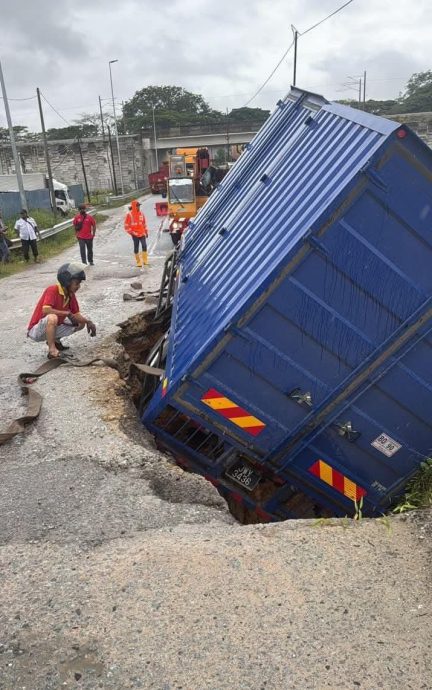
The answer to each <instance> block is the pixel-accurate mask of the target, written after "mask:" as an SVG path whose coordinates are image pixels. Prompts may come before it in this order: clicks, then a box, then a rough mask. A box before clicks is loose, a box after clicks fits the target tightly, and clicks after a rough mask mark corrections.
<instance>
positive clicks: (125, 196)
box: [107, 187, 150, 201]
mask: <svg viewBox="0 0 432 690" xmlns="http://www.w3.org/2000/svg"><path fill="white" fill-rule="evenodd" d="M147 192H150V187H143V188H142V189H133V190H132V192H126V194H118V195H117V196H107V201H108V200H109V201H121V199H128V198H129V197H131V196H132V195H135V196H137V197H138V196H142V195H143V194H146V193H147Z"/></svg>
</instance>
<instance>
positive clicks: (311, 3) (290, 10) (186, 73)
mask: <svg viewBox="0 0 432 690" xmlns="http://www.w3.org/2000/svg"><path fill="white" fill-rule="evenodd" d="M342 3H343V0H217V2H216V1H215V0H163V2H155V0H123V1H121V0H120V1H119V0H56V1H54V0H15V2H11V1H10V0H0V17H1V36H0V59H1V60H2V64H3V71H4V76H5V80H6V85H7V89H8V96H9V98H10V99H12V98H28V97H32V96H34V94H35V89H36V87H37V86H39V87H40V89H41V90H42V92H43V93H44V94H45V96H46V97H47V99H48V100H49V101H50V102H51V103H52V104H53V106H55V107H56V108H57V109H58V110H59V111H60V113H61V114H62V115H63V117H64V118H65V119H66V120H72V119H74V118H75V117H77V116H79V115H80V114H81V113H83V112H96V111H97V108H98V96H99V95H101V96H102V98H108V97H109V96H110V85H109V71H108V61H109V60H113V59H118V60H119V62H118V63H117V64H115V65H113V75H114V87H115V95H116V97H117V98H118V99H119V103H120V102H121V100H127V99H129V98H130V97H131V96H132V95H133V94H134V93H135V91H137V90H139V89H141V88H143V87H145V86H147V85H150V84H152V85H162V84H175V85H178V86H183V87H185V88H187V89H188V90H190V91H194V92H196V93H201V94H202V95H203V96H204V98H205V99H206V100H207V101H208V102H209V103H210V105H211V106H212V107H214V108H217V109H220V110H223V111H224V110H225V109H226V108H229V109H231V108H233V107H240V106H242V105H244V104H245V103H246V102H247V101H248V100H249V99H250V98H251V97H252V96H253V94H254V93H255V92H256V90H257V89H258V88H259V86H260V85H261V84H262V83H263V82H264V80H265V79H266V78H267V76H268V75H269V73H270V72H271V71H272V69H273V68H274V66H275V65H276V64H277V62H278V61H279V59H280V58H281V56H282V55H283V53H284V52H285V50H286V48H287V47H288V45H289V44H290V43H291V40H292V32H291V24H294V25H295V26H296V27H297V28H298V30H299V31H300V32H301V31H305V30H306V29H307V28H308V27H309V26H311V25H313V24H315V23H316V22H318V21H319V20H320V19H322V18H323V17H325V16H326V15H327V14H329V13H330V12H332V11H333V10H334V9H336V8H337V7H338V6H339V5H341V4H342ZM431 29H432V0H414V1H411V2H406V0H354V2H353V3H352V4H351V5H349V6H348V7H347V8H345V9H344V10H342V12H340V13H339V14H338V15H336V16H335V17H333V18H331V19H329V20H328V21H327V22H325V23H324V24H323V25H322V26H319V27H318V28H317V29H315V30H314V31H311V32H310V33H309V34H308V35H307V36H304V37H300V39H299V53H298V73H297V85H298V86H300V87H302V88H305V89H310V90H311V91H315V92H318V93H322V94H323V95H325V96H326V97H327V98H330V99H340V98H348V97H350V96H352V97H355V95H356V94H355V91H354V90H349V89H345V90H343V89H344V87H343V84H344V83H345V84H346V83H347V76H352V77H354V76H356V75H360V74H362V73H363V70H367V97H369V98H394V97H396V96H398V94H399V93H400V92H401V91H402V90H403V88H404V86H405V84H406V81H407V79H408V78H409V77H410V76H411V74H412V73H413V72H418V71H423V70H427V69H429V68H432V64H431V62H432V60H430V58H429V56H430V45H431ZM292 57H293V54H292V51H291V52H290V53H289V54H288V56H287V58H286V60H285V61H284V62H283V63H282V65H281V67H280V68H279V70H278V71H277V72H276V74H275V75H274V77H273V78H272V79H271V81H270V82H269V84H268V85H267V86H266V88H265V89H264V90H263V91H262V93H260V95H259V96H258V97H257V98H255V99H254V101H253V102H252V103H251V104H250V105H251V106H254V105H256V106H260V107H266V108H269V109H272V108H273V106H274V104H275V103H276V101H277V100H278V99H279V98H280V97H281V96H283V95H285V93H286V92H287V91H288V89H289V86H290V84H291V81H292ZM0 103H1V102H0ZM10 105H11V110H12V117H13V120H14V124H25V125H28V126H29V127H30V129H33V130H34V131H38V130H39V120H38V114H37V104H36V101H35V99H33V100H26V101H15V100H11V102H10ZM109 107H110V106H109V101H106V108H107V109H108V108H109ZM46 120H47V126H48V127H62V126H65V122H64V121H62V120H61V119H60V117H59V116H58V115H56V114H55V113H54V112H53V111H52V110H50V109H49V108H48V106H46ZM5 124H6V119H5V114H4V109H3V107H2V105H1V104H0V126H5Z"/></svg>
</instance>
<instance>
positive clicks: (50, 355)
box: [47, 352, 63, 359]
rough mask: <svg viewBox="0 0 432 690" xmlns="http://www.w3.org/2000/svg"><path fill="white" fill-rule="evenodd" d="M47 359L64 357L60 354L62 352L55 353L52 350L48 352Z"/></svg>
mask: <svg viewBox="0 0 432 690" xmlns="http://www.w3.org/2000/svg"><path fill="white" fill-rule="evenodd" d="M47 359H63V357H62V355H61V354H60V352H59V353H58V355H53V354H52V353H51V352H48V354H47Z"/></svg>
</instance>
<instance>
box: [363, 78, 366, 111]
mask: <svg viewBox="0 0 432 690" xmlns="http://www.w3.org/2000/svg"><path fill="white" fill-rule="evenodd" d="M363 104H364V105H363V107H364V108H365V107H366V70H365V71H364V72H363Z"/></svg>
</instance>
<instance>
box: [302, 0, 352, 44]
mask: <svg viewBox="0 0 432 690" xmlns="http://www.w3.org/2000/svg"><path fill="white" fill-rule="evenodd" d="M352 2H354V0H348V2H346V3H345V4H344V5H341V6H340V7H338V8H337V10H335V11H334V12H331V14H328V15H327V17H324V19H321V20H320V21H319V22H317V23H316V24H314V25H313V26H310V27H309V29H306V31H299V34H300V36H305V35H306V34H308V33H309V31H312V30H313V29H316V28H317V26H320V24H324V22H326V21H327V19H330V18H331V17H334V16H335V14H337V13H338V12H341V10H343V9H344V8H345V7H348V5H351V3H352Z"/></svg>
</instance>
